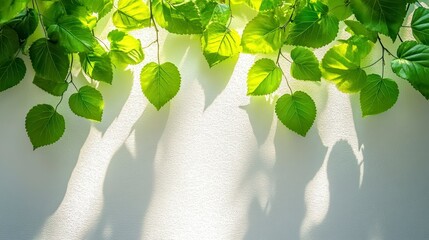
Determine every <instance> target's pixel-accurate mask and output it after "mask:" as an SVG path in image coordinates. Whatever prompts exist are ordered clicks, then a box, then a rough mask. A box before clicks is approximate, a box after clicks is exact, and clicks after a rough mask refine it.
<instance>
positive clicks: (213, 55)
mask: <svg viewBox="0 0 429 240" xmlns="http://www.w3.org/2000/svg"><path fill="white" fill-rule="evenodd" d="M201 45H202V47H203V54H204V57H205V58H206V60H207V62H208V63H209V66H210V67H213V66H214V65H216V64H218V63H220V62H222V61H223V60H225V59H228V58H230V57H232V56H235V55H237V54H238V53H239V51H240V36H239V35H238V33H237V32H236V31H235V30H233V29H229V28H227V27H225V26H224V25H222V24H221V23H217V22H213V23H211V24H209V25H208V26H207V28H206V30H204V33H203V36H202V37H201Z"/></svg>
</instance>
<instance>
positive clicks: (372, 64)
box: [362, 57, 383, 69]
mask: <svg viewBox="0 0 429 240" xmlns="http://www.w3.org/2000/svg"><path fill="white" fill-rule="evenodd" d="M382 59H383V57H380V58H379V59H377V60H376V61H375V62H373V63H371V64H370V65H368V66H365V67H362V69H364V68H369V67H372V66H374V65H375V64H377V63H378V62H380V61H381V60H382Z"/></svg>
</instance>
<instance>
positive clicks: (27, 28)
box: [7, 8, 39, 39]
mask: <svg viewBox="0 0 429 240" xmlns="http://www.w3.org/2000/svg"><path fill="white" fill-rule="evenodd" d="M38 24H39V18H38V17H37V13H36V11H35V10H34V9H32V8H28V9H25V10H24V11H22V12H21V13H19V14H18V16H16V17H15V18H14V19H12V20H10V21H9V22H8V23H7V25H8V26H9V27H11V28H13V29H14V30H15V31H16V32H17V33H18V36H19V39H27V38H28V37H29V36H30V35H31V34H33V33H34V31H35V30H36V28H37V25H38Z"/></svg>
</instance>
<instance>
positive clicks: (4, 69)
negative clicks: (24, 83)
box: [0, 58, 26, 92]
mask: <svg viewBox="0 0 429 240" xmlns="http://www.w3.org/2000/svg"><path fill="white" fill-rule="evenodd" d="M25 72H26V68H25V64H24V61H22V59H21V58H14V59H11V60H9V61H6V62H3V63H0V92H2V91H4V90H6V89H8V88H11V87H13V86H15V85H17V84H18V83H19V82H21V80H22V79H23V78H24V76H25Z"/></svg>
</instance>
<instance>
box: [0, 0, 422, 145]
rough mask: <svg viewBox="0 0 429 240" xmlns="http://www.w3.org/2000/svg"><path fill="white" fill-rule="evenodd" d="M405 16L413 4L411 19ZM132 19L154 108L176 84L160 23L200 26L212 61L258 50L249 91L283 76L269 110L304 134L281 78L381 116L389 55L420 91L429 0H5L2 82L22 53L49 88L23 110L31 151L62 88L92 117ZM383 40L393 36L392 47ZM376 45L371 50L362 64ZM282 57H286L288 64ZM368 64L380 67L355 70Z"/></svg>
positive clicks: (131, 41) (77, 109) (307, 111)
mask: <svg viewBox="0 0 429 240" xmlns="http://www.w3.org/2000/svg"><path fill="white" fill-rule="evenodd" d="M245 5H246V7H248V8H251V9H253V11H254V13H255V17H254V18H253V19H251V20H250V21H247V22H244V25H242V29H244V30H243V31H242V34H241V36H240V34H239V33H238V31H236V30H235V29H233V28H232V27H231V22H232V19H233V18H234V17H235V15H234V11H233V10H234V9H238V8H239V7H245ZM408 14H412V19H411V24H410V25H409V26H407V25H406V23H405V19H406V17H407V16H408ZM105 17H107V18H110V20H111V21H112V22H113V25H114V26H115V28H116V29H115V30H112V31H111V32H110V33H109V34H108V36H107V39H100V36H97V35H96V34H95V29H96V28H97V26H98V24H99V22H100V20H101V19H102V18H105ZM402 27H405V28H410V29H411V31H412V33H413V36H414V40H412V41H403V40H402V39H401V36H400V35H399V30H400V29H401V28H402ZM142 28H153V31H154V32H155V33H156V34H155V36H156V38H155V39H154V41H153V44H156V45H157V53H158V54H157V61H156V62H150V63H147V64H146V65H145V66H144V67H143V68H142V69H141V73H140V80H141V81H140V82H141V89H142V91H143V93H144V96H145V97H146V98H147V99H148V100H149V102H150V103H151V104H153V105H154V106H155V107H156V108H157V109H158V110H159V109H160V108H162V107H163V106H164V105H165V104H166V103H167V102H169V101H170V100H171V99H172V98H174V96H175V95H176V94H177V92H178V91H179V89H180V84H181V75H180V72H179V69H178V68H177V66H176V65H175V64H174V63H172V62H160V57H159V56H160V51H161V49H160V43H159V41H160V38H159V31H167V32H169V33H171V34H187V35H198V36H200V37H201V48H202V54H203V55H204V57H205V59H206V60H207V63H208V65H209V66H210V67H213V66H215V65H218V64H226V63H222V62H223V61H224V60H226V59H228V58H231V57H233V56H236V55H238V54H239V53H240V52H243V53H250V54H258V56H259V57H258V60H256V61H255V63H254V64H253V66H252V67H251V68H250V70H249V72H248V75H247V94H248V95H250V96H259V95H267V94H272V93H274V92H276V91H277V90H278V88H279V86H280V84H281V82H282V81H285V82H286V85H287V86H288V89H289V93H287V94H284V95H283V96H281V97H280V98H278V100H277V102H276V106H275V112H276V114H277V117H278V118H279V120H280V121H281V122H282V123H283V124H284V125H285V126H286V127H288V128H289V129H291V130H292V131H294V132H296V133H297V134H299V135H302V136H305V135H306V134H307V132H308V130H309V129H310V128H311V127H312V125H313V123H314V120H315V118H316V105H315V103H314V101H313V100H312V98H311V96H310V94H309V93H306V92H303V91H294V90H293V89H292V87H291V84H290V82H291V81H311V82H318V81H321V80H322V79H324V80H326V81H328V82H331V83H332V84H335V85H336V87H337V88H338V89H339V90H340V91H342V92H345V93H359V94H360V104H361V109H362V113H363V115H364V116H366V115H373V114H379V113H382V112H384V111H386V110H388V109H390V108H391V107H392V106H393V105H394V104H395V103H396V101H397V99H398V94H399V89H398V85H397V83H396V79H395V80H393V79H389V78H386V77H385V76H384V72H385V65H386V64H387V63H386V62H387V60H388V58H386V55H390V57H389V59H393V60H392V61H391V62H390V66H391V69H392V71H393V72H394V73H396V75H397V76H398V81H400V80H399V79H400V78H402V79H405V80H407V81H408V82H409V83H410V84H411V85H412V86H413V87H414V88H415V89H416V90H417V91H418V92H420V93H421V94H422V95H423V96H424V97H425V98H426V99H429V78H428V77H427V76H429V9H428V7H427V3H424V2H419V1H417V0H218V1H216V0H145V1H143V0H118V1H113V0H4V1H2V4H1V5H0V91H5V90H7V89H9V88H11V87H13V86H15V85H17V84H18V83H19V82H20V81H21V80H22V79H24V77H25V75H26V68H27V67H30V66H26V64H25V63H24V61H23V58H29V59H30V61H31V67H32V68H33V70H34V72H35V74H34V77H33V84H34V85H35V86H37V87H38V88H40V89H42V90H44V91H46V92H47V93H48V94H50V95H52V96H55V97H58V98H59V100H58V104H57V105H56V106H52V105H49V104H39V105H36V106H34V107H33V108H31V109H30V110H29V112H28V114H27V116H26V118H25V128H26V130H27V134H28V136H29V138H30V141H31V143H32V145H33V147H34V149H36V148H39V147H41V146H45V145H49V144H52V143H54V142H56V141H57V140H58V139H60V138H61V137H62V135H63V133H64V131H65V119H64V117H63V116H62V115H61V114H60V113H59V112H58V106H59V104H61V102H62V101H63V98H64V94H65V92H66V91H72V94H71V95H70V97H69V99H68V105H69V107H70V110H71V111H72V112H73V113H75V114H76V115H77V116H80V117H83V118H87V119H91V120H94V121H101V120H102V115H103V108H104V103H103V97H102V94H101V93H100V91H99V90H97V89H96V87H94V86H96V85H95V84H93V83H94V82H95V83H96V82H102V83H103V84H112V83H113V82H114V79H113V71H114V70H115V69H117V68H120V69H123V68H125V67H127V66H128V65H135V64H138V63H140V62H142V61H143V60H144V51H143V48H142V45H141V42H140V41H139V40H138V39H136V38H135V37H133V36H132V34H129V31H132V30H136V29H142ZM344 31H346V32H347V33H345V32H344ZM381 35H385V36H386V37H381ZM344 36H346V37H344ZM382 39H383V40H382ZM386 39H387V40H386ZM383 41H392V42H395V41H400V42H401V43H400V44H399V47H398V48H397V50H396V52H395V51H394V49H388V48H386V47H385V43H383ZM328 44H331V45H330V46H331V47H330V48H329V49H328V50H327V51H326V53H325V55H324V57H323V58H322V59H321V61H319V59H318V58H317V57H316V56H315V54H314V51H313V50H314V49H316V48H321V47H324V46H326V45H328ZM377 44H379V45H380V47H381V53H379V54H380V55H381V57H380V58H379V59H378V60H376V61H375V62H373V63H370V64H369V65H368V66H363V62H364V59H365V57H367V56H368V55H369V54H370V53H372V52H373V48H374V46H375V45H377ZM397 45H398V44H397ZM287 46H289V47H287ZM177 47H180V46H177ZM286 48H287V49H291V50H290V51H286V50H285V49H286ZM273 54H274V55H273ZM377 54H378V53H377ZM260 56H262V57H260ZM272 56H276V57H272ZM281 61H286V62H288V63H289V64H288V66H289V67H290V69H285V67H282V65H281V64H280V62H281ZM376 64H380V68H379V70H378V71H376V72H372V73H370V72H367V71H366V70H365V69H367V68H368V67H371V66H374V65H376ZM76 66H79V69H80V70H81V71H82V72H83V74H84V75H86V76H87V77H89V78H90V79H92V80H94V81H93V82H91V83H90V84H88V85H85V86H77V84H76V83H75V82H74V81H73V74H72V73H71V71H72V69H75V68H76ZM189 70H190V71H192V69H189ZM285 71H290V76H292V78H287V77H286V76H287V75H286V74H285ZM116 84H117V83H116Z"/></svg>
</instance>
